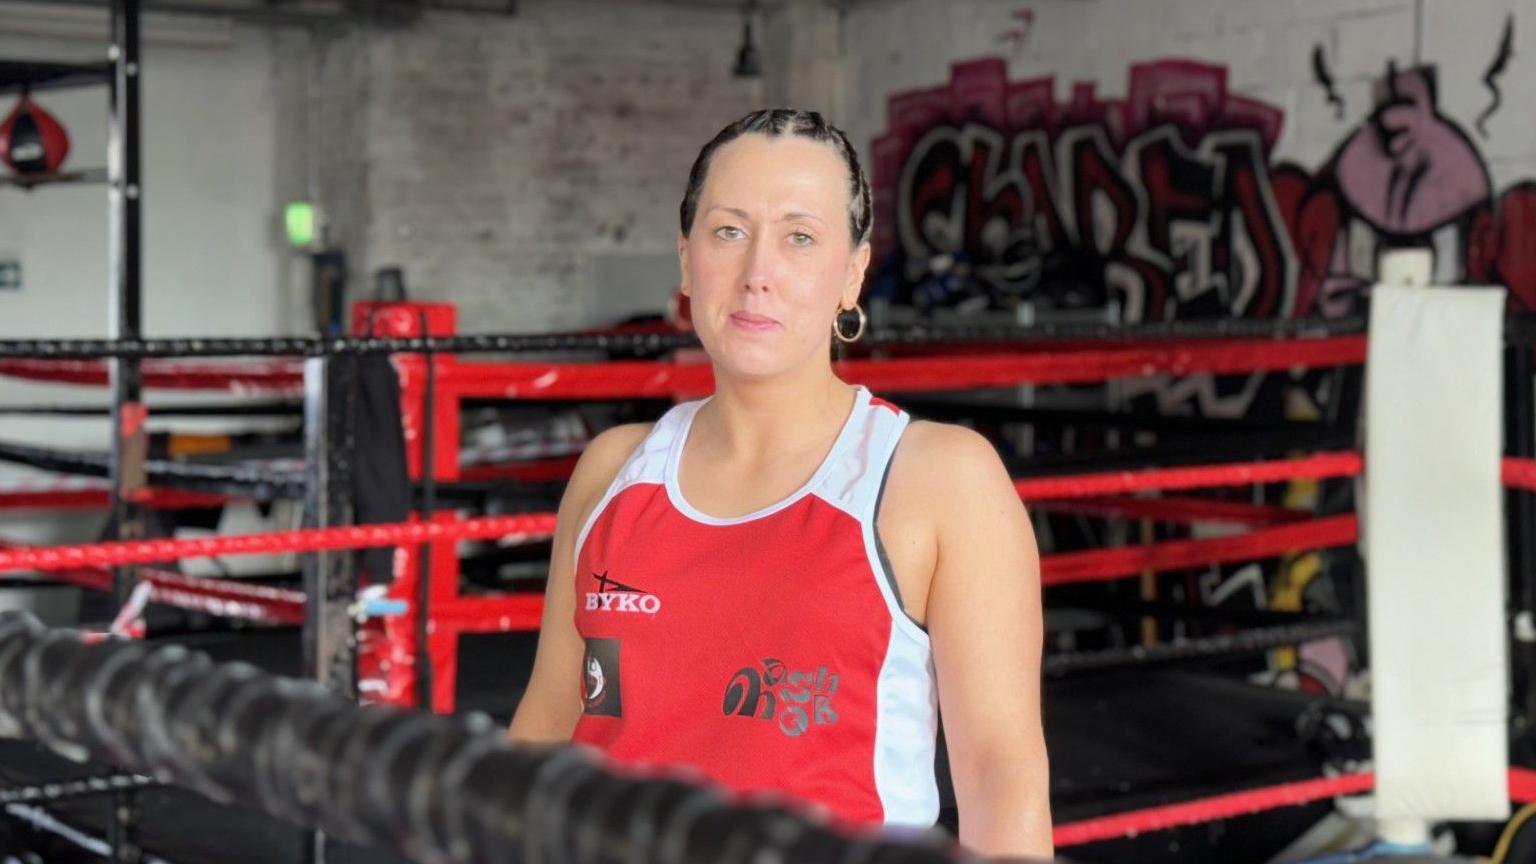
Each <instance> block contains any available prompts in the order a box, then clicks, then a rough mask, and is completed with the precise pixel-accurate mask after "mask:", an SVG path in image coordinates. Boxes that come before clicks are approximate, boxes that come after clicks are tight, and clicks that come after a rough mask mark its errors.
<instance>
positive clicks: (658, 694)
mask: <svg viewBox="0 0 1536 864" xmlns="http://www.w3.org/2000/svg"><path fill="white" fill-rule="evenodd" d="M706 401H708V400H707V399H706V400H699V401H695V402H685V403H682V404H679V405H677V406H674V407H673V408H672V409H671V410H669V411H668V412H667V414H666V415H665V416H663V417H662V418H661V420H660V421H659V422H657V423H656V425H655V427H654V428H653V429H652V430H651V432H650V433H649V434H648V436H647V437H646V438H645V440H644V442H643V443H642V444H641V445H640V446H639V447H638V448H637V449H636V451H635V452H634V453H633V454H632V455H631V456H630V457H629V459H628V460H627V461H626V462H625V463H624V466H623V467H622V468H621V469H620V471H619V473H618V475H617V476H616V477H615V478H614V480H613V483H612V484H611V485H610V486H609V488H608V489H607V491H606V493H605V494H604V496H603V498H602V499H601V501H600V502H599V503H598V505H597V507H595V508H594V509H593V511H592V514H591V515H590V516H589V517H588V519H587V521H586V523H585V524H584V525H583V526H582V528H581V530H580V533H579V534H578V535H577V537H576V547H575V549H576V553H575V561H576V580H575V583H576V584H575V591H576V629H577V631H578V632H579V633H580V635H581V638H582V640H583V641H584V643H585V654H584V656H583V658H582V682H581V685H582V714H581V719H580V720H579V722H578V723H577V725H576V731H575V734H574V736H573V740H574V741H575V742H577V743H582V744H588V745H592V746H595V747H598V748H600V749H602V750H603V751H606V753H607V754H608V755H609V756H610V757H611V758H612V759H614V760H615V761H618V762H621V763H622V762H628V763H642V764H647V765H662V766H686V767H687V768H691V769H695V770H697V771H698V772H701V773H702V774H703V775H704V776H705V777H707V778H708V779H710V780H713V781H715V782H717V783H719V784H722V785H724V786H726V787H728V788H730V789H733V790H737V791H740V792H757V791H765V790H772V791H776V792H779V793H783V794H786V795H788V796H790V797H791V798H794V799H799V800H801V801H806V802H816V803H819V804H822V805H824V806H826V807H827V808H829V809H830V810H831V812H832V814H833V815H834V816H835V817H837V818H839V819H841V820H843V821H845V822H850V823H856V824H869V823H884V824H887V825H915V826H927V825H931V824H933V822H934V820H935V819H936V818H937V815H938V810H939V797H938V788H937V783H936V780H935V776H934V747H935V733H936V731H937V723H938V721H937V714H938V712H937V704H936V694H935V689H934V674H933V659H932V653H931V650H930V646H929V642H928V634H927V633H926V632H924V630H923V629H922V628H920V627H919V626H918V625H917V624H916V623H915V622H914V621H913V620H912V619H911V618H910V617H908V616H907V615H906V613H905V612H904V611H903V608H902V606H901V601H900V599H899V597H898V594H897V589H896V583H895V580H894V579H893V578H892V576H891V573H890V568H889V566H888V564H887V562H886V561H885V554H884V551H883V550H882V549H881V547H880V544H879V540H878V538H877V537H876V535H875V514H876V512H877V510H878V506H879V501H880V495H881V492H882V490H883V488H884V483H885V477H886V469H887V467H888V466H889V464H890V460H891V455H892V453H893V452H894V451H895V449H896V443H897V441H898V439H899V438H900V437H901V433H902V430H903V429H905V428H906V426H907V423H908V420H909V418H908V416H907V414H906V413H905V412H903V411H901V410H900V409H899V408H897V407H896V406H894V405H892V404H890V403H888V402H885V401H884V400H881V399H878V398H875V397H873V396H871V395H870V393H869V391H868V390H867V389H865V388H863V387H859V388H858V390H857V393H856V394H855V399H854V405H853V410H852V411H851V412H850V413H849V416H848V418H847V421H846V422H845V424H844V426H843V428H842V430H841V431H840V433H839V434H838V436H837V439H836V441H835V443H833V445H832V448H831V450H830V451H829V452H828V453H827V456H826V458H825V460H823V462H822V463H821V465H820V466H819V467H818V468H817V469H816V472H815V473H814V474H813V475H812V477H811V479H810V480H809V481H808V482H806V484H805V485H804V486H802V487H801V488H800V489H798V490H796V491H795V492H793V493H791V494H790V495H789V496H787V497H786V498H784V499H783V500H781V501H779V502H778V503H776V504H773V505H770V506H768V507H764V508H762V509H760V510H757V511H755V512H753V513H749V514H747V515H744V516H737V517H733V518H729V519H722V518H716V517H714V516H709V515H707V514H705V513H701V512H699V511H698V510H695V509H694V508H693V507H692V506H691V505H689V503H688V502H687V500H685V499H684V498H683V495H682V493H681V491H680V489H679V486H678V480H677V474H678V462H679V458H680V457H681V455H682V451H683V443H684V442H685V441H686V440H687V437H688V430H689V427H690V426H691V425H692V422H693V418H694V417H695V415H697V413H698V410H699V408H700V407H701V406H702V405H703V404H704V402H706Z"/></svg>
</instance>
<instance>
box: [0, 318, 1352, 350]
mask: <svg viewBox="0 0 1536 864" xmlns="http://www.w3.org/2000/svg"><path fill="white" fill-rule="evenodd" d="M1364 332H1365V319H1364V318H1358V317H1356V318H1338V319H1310V318H1279V319H1245V318H1220V319H1194V320H1187V321H1164V322H1153V323H1147V324H1125V325H1119V324H1116V325H1111V324H1099V323H1060V324H1032V325H998V324H961V325H913V326H908V327H894V328H893V327H884V328H877V329H873V330H871V331H870V332H869V333H867V334H866V335H865V338H864V339H863V340H861V341H860V344H861V345H866V346H870V347H886V346H909V345H910V346H921V345H963V344H968V343H978V344H987V343H1005V344H1019V345H1028V344H1033V343H1039V344H1046V343H1051V342H1063V341H1088V340H1093V341H1137V340H1159V339H1167V340H1186V339H1236V338H1249V339H1265V338H1320V337H1325V336H1345V335H1357V334H1360V333H1364ZM698 344H699V342H698V339H697V337H695V336H694V335H692V334H690V333H522V334H517V333H512V334H461V335H457V336H433V337H424V336H412V337H402V338H383V337H365V338H336V339H317V338H312V337H259V338H229V339H224V338H191V337H178V338H166V339H119V340H112V339H7V340H0V358H10V359H17V358H37V359H54V360H65V359H73V360H80V359H86V360H89V359H105V358H108V357H137V358H147V357H179V358H186V357H256V356H302V357H319V356H337V355H357V354H380V353H422V352H426V351H433V352H437V353H457V354H471V353H508V354H521V353H540V352H566V351H618V350H622V351H630V352H652V351H665V350H669V349H673V348H688V347H695V346H697V345H698Z"/></svg>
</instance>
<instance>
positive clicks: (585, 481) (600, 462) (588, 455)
mask: <svg viewBox="0 0 1536 864" xmlns="http://www.w3.org/2000/svg"><path fill="white" fill-rule="evenodd" d="M655 425H656V424H654V423H623V424H620V425H618V426H613V427H610V428H608V429H605V430H603V431H602V432H600V433H598V434H597V435H596V436H594V437H593V438H592V440H591V441H589V442H587V447H586V449H585V450H583V451H581V458H580V459H577V460H576V467H575V468H574V469H572V470H571V480H570V483H569V485H567V487H566V496H567V497H573V498H577V499H578V500H585V499H588V498H591V497H592V496H593V495H594V494H595V495H601V494H602V493H603V490H604V489H607V488H608V484H610V483H612V482H613V478H614V477H615V476H616V475H617V474H618V473H619V468H620V467H622V466H623V465H624V461H625V460H626V459H628V458H629V457H630V454H632V453H634V452H635V448H637V447H639V446H640V442H642V441H644V440H645V436H646V435H649V434H650V432H651V429H652V428H653V427H654V426H655Z"/></svg>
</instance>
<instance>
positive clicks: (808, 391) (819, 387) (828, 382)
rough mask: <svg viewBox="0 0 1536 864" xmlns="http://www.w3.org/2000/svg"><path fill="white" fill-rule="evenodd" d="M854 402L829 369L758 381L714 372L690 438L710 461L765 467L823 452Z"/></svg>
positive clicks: (851, 391)
mask: <svg viewBox="0 0 1536 864" xmlns="http://www.w3.org/2000/svg"><path fill="white" fill-rule="evenodd" d="M854 398H855V388H853V387H851V386H849V385H848V384H846V383H844V382H843V381H841V380H840V379H838V378H837V376H835V375H833V374H832V371H831V369H828V368H822V369H812V370H809V371H808V372H807V373H803V374H797V375H792V376H789V375H786V376H779V377H776V378H773V379H771V380H758V381H741V380H733V379H730V378H728V377H726V376H722V375H719V374H717V375H716V377H715V395H714V397H713V398H712V399H710V400H709V402H708V404H706V405H705V406H704V407H703V408H702V409H700V411H699V414H698V416H697V417H696V418H695V420H694V430H695V434H693V435H691V436H690V437H691V438H694V439H695V440H696V441H697V442H698V443H699V444H701V445H702V447H703V449H705V450H707V451H708V452H709V453H710V455H712V456H714V457H715V458H721V459H729V460H732V461H735V460H738V459H745V460H749V461H751V462H763V463H770V462H773V461H776V460H778V459H782V458H787V457H794V456H796V455H798V454H801V453H804V452H805V451H807V450H825V448H826V447H827V446H828V442H830V441H831V440H832V438H834V437H836V435H837V433H838V430H840V429H841V428H842V426H843V424H844V422H846V421H847V419H848V414H849V412H851V411H852V410H853V402H854ZM701 426H702V427H703V429H702V431H703V434H702V435H699V434H698V431H699V430H700V427H701Z"/></svg>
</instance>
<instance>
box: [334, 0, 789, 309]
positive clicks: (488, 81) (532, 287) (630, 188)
mask: <svg viewBox="0 0 1536 864" xmlns="http://www.w3.org/2000/svg"><path fill="white" fill-rule="evenodd" d="M760 38H761V37H760ZM739 39H740V17H739V14H738V13H737V11H736V10H735V9H734V8H731V7H722V8H721V9H719V10H714V9H708V8H699V7H696V6H695V7H689V6H679V5H676V4H666V3H631V2H618V0H611V2H598V0H577V2H556V0H544V2H538V0H533V2H526V3H521V4H519V9H518V13H517V15H516V16H512V17H496V16H486V15H462V14H453V13H429V14H427V15H426V16H424V17H423V18H422V19H421V20H420V21H418V22H417V23H415V24H414V25H412V26H411V27H409V28H406V29H400V30H359V31H357V32H355V33H353V34H352V35H350V36H349V37H347V39H346V40H344V41H343V42H341V43H339V44H336V45H333V46H332V48H331V55H332V56H331V57H330V58H329V60H328V62H327V63H326V64H325V68H326V69H327V75H326V76H325V79H326V81H327V86H328V87H334V90H333V91H331V95H333V96H335V98H336V99H338V100H342V101H347V102H348V103H349V104H337V105H335V106H334V113H332V114H330V115H329V117H328V120H327V121H326V123H327V124H329V125H328V128H330V129H331V131H332V132H333V133H334V134H331V135H330V136H328V140H327V143H326V147H325V151H324V157H323V158H324V161H323V163H322V172H321V173H322V175H323V176H325V177H326V178H327V179H326V181H325V183H324V184H323V186H324V189H325V191H326V197H327V199H328V200H327V206H328V207H329V209H330V210H331V212H332V214H333V215H334V217H335V222H336V224H337V229H338V234H337V236H338V239H339V240H341V242H342V243H343V244H344V245H345V247H346V248H347V249H348V251H349V253H350V254H351V256H352V261H351V265H352V267H353V269H354V274H355V275H354V279H353V285H354V290H359V291H366V290H367V289H368V287H369V283H368V274H369V273H370V272H371V271H372V270H373V269H374V268H376V267H379V266H385V265H399V266H401V267H403V268H404V270H405V273H406V278H407V282H408V285H409V287H410V288H411V290H412V292H413V294H414V296H416V297H421V298H441V299H451V300H453V301H454V302H456V303H457V304H459V307H460V310H461V319H460V320H461V322H462V328H463V329H464V330H466V331H470V330H480V331H486V330H543V329H563V328H571V327H582V326H590V325H593V324H599V323H603V322H606V321H609V320H612V319H613V318H614V317H616V316H618V315H623V314H626V313H628V312H630V311H633V310H636V309H641V308H647V309H659V308H660V307H661V304H662V302H663V300H664V298H665V297H667V296H668V295H669V294H670V293H671V291H672V289H673V288H674V286H675V275H669V276H668V277H667V278H666V279H665V280H664V281H663V280H661V279H659V278H658V274H659V273H669V274H675V265H674V266H673V267H672V268H671V269H668V268H666V267H665V266H664V265H665V259H668V258H671V259H674V260H675V256H676V252H675V248H676V247H675V237H676V232H677V205H678V202H679V200H680V199H681V197H682V192H683V186H684V183H685V181H686V178H687V173H688V168H689V165H691V163H692V161H693V158H694V156H695V155H696V154H697V152H698V149H699V147H700V146H701V145H702V144H703V143H704V142H705V141H707V140H708V139H709V137H711V136H712V135H713V134H714V133H715V132H716V131H718V130H719V128H720V127H721V126H723V125H725V124H726V123H727V122H729V121H731V120H733V119H735V118H736V117H738V116H740V115H741V114H743V113H745V112H747V111H748V110H751V109H752V108H755V107H757V106H758V104H759V99H760V93H761V89H762V84H761V83H760V82H758V81H741V80H737V79H733V78H732V77H731V75H730V69H731V65H732V63H733V62H734V59H735V52H736V48H737V45H738V44H739ZM349 91H350V93H351V95H350V97H349V96H348V92H349ZM354 113H356V114H357V115H358V116H354ZM609 258H617V259H618V260H620V261H627V262H633V261H642V262H645V264H646V266H640V267H634V268H615V267H612V266H606V265H607V263H608V259H609ZM625 269H630V270H633V271H634V272H636V273H637V274H649V275H648V276H646V277H644V278H641V277H639V276H637V278H636V280H635V281H634V283H633V284H630V283H626V282H621V283H620V284H612V280H613V279H614V276H613V274H614V273H616V272H624V270H625Z"/></svg>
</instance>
